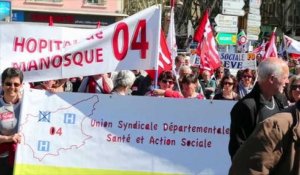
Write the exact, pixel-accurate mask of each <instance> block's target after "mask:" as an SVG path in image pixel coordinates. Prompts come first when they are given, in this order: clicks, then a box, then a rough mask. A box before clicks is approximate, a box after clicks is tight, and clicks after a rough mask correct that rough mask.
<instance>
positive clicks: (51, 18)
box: [49, 16, 53, 26]
mask: <svg viewBox="0 0 300 175" xmlns="http://www.w3.org/2000/svg"><path fill="white" fill-rule="evenodd" d="M49 26H53V17H52V16H49Z"/></svg>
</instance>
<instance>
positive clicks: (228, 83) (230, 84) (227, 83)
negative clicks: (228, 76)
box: [224, 82, 233, 86]
mask: <svg viewBox="0 0 300 175" xmlns="http://www.w3.org/2000/svg"><path fill="white" fill-rule="evenodd" d="M224 85H229V86H232V85H233V83H231V82H224Z"/></svg>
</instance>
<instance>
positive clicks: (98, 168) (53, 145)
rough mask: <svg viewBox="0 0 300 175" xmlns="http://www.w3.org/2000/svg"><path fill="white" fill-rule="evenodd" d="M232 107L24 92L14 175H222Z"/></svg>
mask: <svg viewBox="0 0 300 175" xmlns="http://www.w3.org/2000/svg"><path fill="white" fill-rule="evenodd" d="M233 104H234V102H228V101H212V102H211V101H209V100H198V99H172V98H155V97H136V96H118V95H99V94H84V93H58V94H50V93H48V92H45V91H42V90H30V91H26V92H25V93H24V97H23V103H22V110H21V121H20V125H19V130H20V133H21V134H22V143H21V144H19V145H18V149H17V156H16V165H15V175H30V174H43V175H48V174H49V175H50V174H60V175H65V174H66V175H67V174H78V175H79V174H212V175H213V174H215V175H217V174H224V172H227V171H228V168H229V165H230V158H229V155H228V152H227V144H228V140H229V119H230V117H229V111H230V110H231V108H232V106H233Z"/></svg>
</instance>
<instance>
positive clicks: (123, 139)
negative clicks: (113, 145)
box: [106, 134, 130, 143]
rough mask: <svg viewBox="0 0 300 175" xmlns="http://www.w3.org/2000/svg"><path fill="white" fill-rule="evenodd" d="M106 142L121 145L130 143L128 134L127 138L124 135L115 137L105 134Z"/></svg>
mask: <svg viewBox="0 0 300 175" xmlns="http://www.w3.org/2000/svg"><path fill="white" fill-rule="evenodd" d="M106 141H108V142H123V143H125V142H127V143H129V142H130V134H128V135H127V136H126V135H122V136H116V135H113V134H107V138H106Z"/></svg>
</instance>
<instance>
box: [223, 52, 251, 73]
mask: <svg viewBox="0 0 300 175" xmlns="http://www.w3.org/2000/svg"><path fill="white" fill-rule="evenodd" d="M220 58H221V60H222V62H223V66H224V67H226V68H229V69H246V68H248V69H252V70H255V69H256V55H255V54H254V53H224V52H220Z"/></svg>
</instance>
